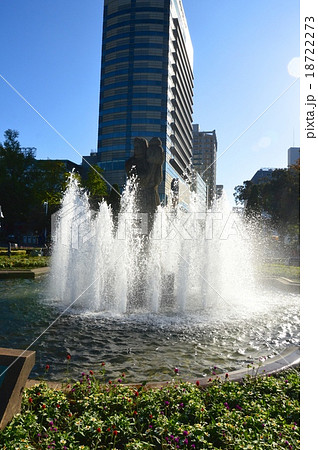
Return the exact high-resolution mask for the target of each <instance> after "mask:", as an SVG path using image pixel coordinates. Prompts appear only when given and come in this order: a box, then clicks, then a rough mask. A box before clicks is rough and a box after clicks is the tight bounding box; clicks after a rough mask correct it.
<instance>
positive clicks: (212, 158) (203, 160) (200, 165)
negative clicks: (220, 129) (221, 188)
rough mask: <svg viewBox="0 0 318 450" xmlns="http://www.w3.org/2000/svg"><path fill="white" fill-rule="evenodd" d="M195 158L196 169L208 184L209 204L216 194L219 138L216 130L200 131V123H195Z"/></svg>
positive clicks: (193, 161) (193, 160)
mask: <svg viewBox="0 0 318 450" xmlns="http://www.w3.org/2000/svg"><path fill="white" fill-rule="evenodd" d="M192 152H193V159H192V164H193V167H194V169H195V170H196V171H197V172H198V173H199V174H200V175H201V177H202V178H203V180H204V181H205V183H206V184H207V195H208V199H207V202H208V205H211V203H212V201H213V199H214V198H215V195H216V154H217V139H216V133H215V130H214V131H200V126H199V125H198V124H193V150H192Z"/></svg>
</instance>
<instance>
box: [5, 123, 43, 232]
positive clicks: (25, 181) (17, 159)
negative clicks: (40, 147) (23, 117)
mask: <svg viewBox="0 0 318 450" xmlns="http://www.w3.org/2000/svg"><path fill="white" fill-rule="evenodd" d="M4 136H5V140H4V142H3V144H1V143H0V192H1V207H2V211H3V214H4V217H5V222H6V225H7V227H8V229H10V230H12V229H13V227H14V224H16V223H19V222H21V221H23V220H24V218H25V217H26V215H28V206H29V203H30V198H31V193H30V182H31V180H32V165H33V163H34V161H35V160H34V157H33V155H32V154H30V153H27V154H25V153H23V152H22V150H21V147H20V143H19V141H18V136H19V133H18V132H17V131H14V130H7V131H5V133H4Z"/></svg>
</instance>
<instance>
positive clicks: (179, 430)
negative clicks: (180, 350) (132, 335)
mask: <svg viewBox="0 0 318 450" xmlns="http://www.w3.org/2000/svg"><path fill="white" fill-rule="evenodd" d="M47 370H48V367H47ZM102 375H103V377H104V379H103V381H98V380H97V379H96V378H95V375H94V373H93V372H92V371H91V372H90V373H88V374H84V373H83V374H82V377H81V379H80V380H79V381H78V382H77V383H75V384H74V385H71V386H70V385H69V386H68V387H67V389H65V390H64V391H59V390H52V389H50V388H48V386H47V385H46V383H44V382H42V383H41V384H40V385H38V386H34V387H32V388H30V389H26V390H25V391H24V397H23V403H22V410H21V414H18V415H17V416H15V418H14V419H13V420H12V422H11V423H10V424H9V425H8V426H7V427H6V428H5V429H4V430H3V431H2V432H1V433H0V448H3V449H27V448H28V449H44V448H45V449H48V448H50V449H64V450H66V449H85V450H90V449H152V448H154V449H177V448H180V449H208V448H212V449H266V448H268V449H272V448H287V449H296V448H299V373H298V371H296V370H295V369H292V370H288V371H286V372H284V373H281V374H279V375H276V376H266V377H247V378H246V379H245V380H243V381H242V382H240V383H232V382H230V381H224V382H222V381H220V380H219V379H213V380H211V381H210V383H209V385H208V387H206V388H204V389H202V388H201V387H200V385H199V383H197V384H198V385H195V384H190V383H184V382H182V381H179V375H178V373H177V371H176V376H175V378H174V379H173V381H172V382H169V383H167V384H166V385H165V386H164V387H162V388H159V389H147V388H146V386H141V387H138V388H137V387H132V386H127V385H124V384H123V380H124V374H122V376H121V378H119V379H118V380H116V381H109V382H106V380H105V371H104V368H103V370H102Z"/></svg>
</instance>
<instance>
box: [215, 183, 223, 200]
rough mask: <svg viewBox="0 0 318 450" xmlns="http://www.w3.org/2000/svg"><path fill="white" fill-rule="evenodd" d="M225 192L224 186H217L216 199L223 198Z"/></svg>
mask: <svg viewBox="0 0 318 450" xmlns="http://www.w3.org/2000/svg"><path fill="white" fill-rule="evenodd" d="M223 190H224V186H223V184H217V185H216V187H215V196H216V199H219V198H221V197H222V195H223Z"/></svg>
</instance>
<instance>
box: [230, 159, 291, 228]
mask: <svg viewBox="0 0 318 450" xmlns="http://www.w3.org/2000/svg"><path fill="white" fill-rule="evenodd" d="M234 198H235V202H236V203H237V204H238V203H243V204H244V206H245V214H246V216H247V217H258V216H260V215H261V214H262V213H267V215H268V216H269V217H270V220H271V222H272V223H273V224H274V225H277V226H280V225H282V226H286V225H299V210H300V165H299V162H298V163H297V164H295V165H294V166H291V167H290V168H289V169H276V170H274V171H273V174H272V177H271V179H269V180H268V179H267V180H266V181H264V182H261V183H257V184H255V183H253V182H252V181H244V183H243V185H241V186H236V187H235V193H234Z"/></svg>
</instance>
